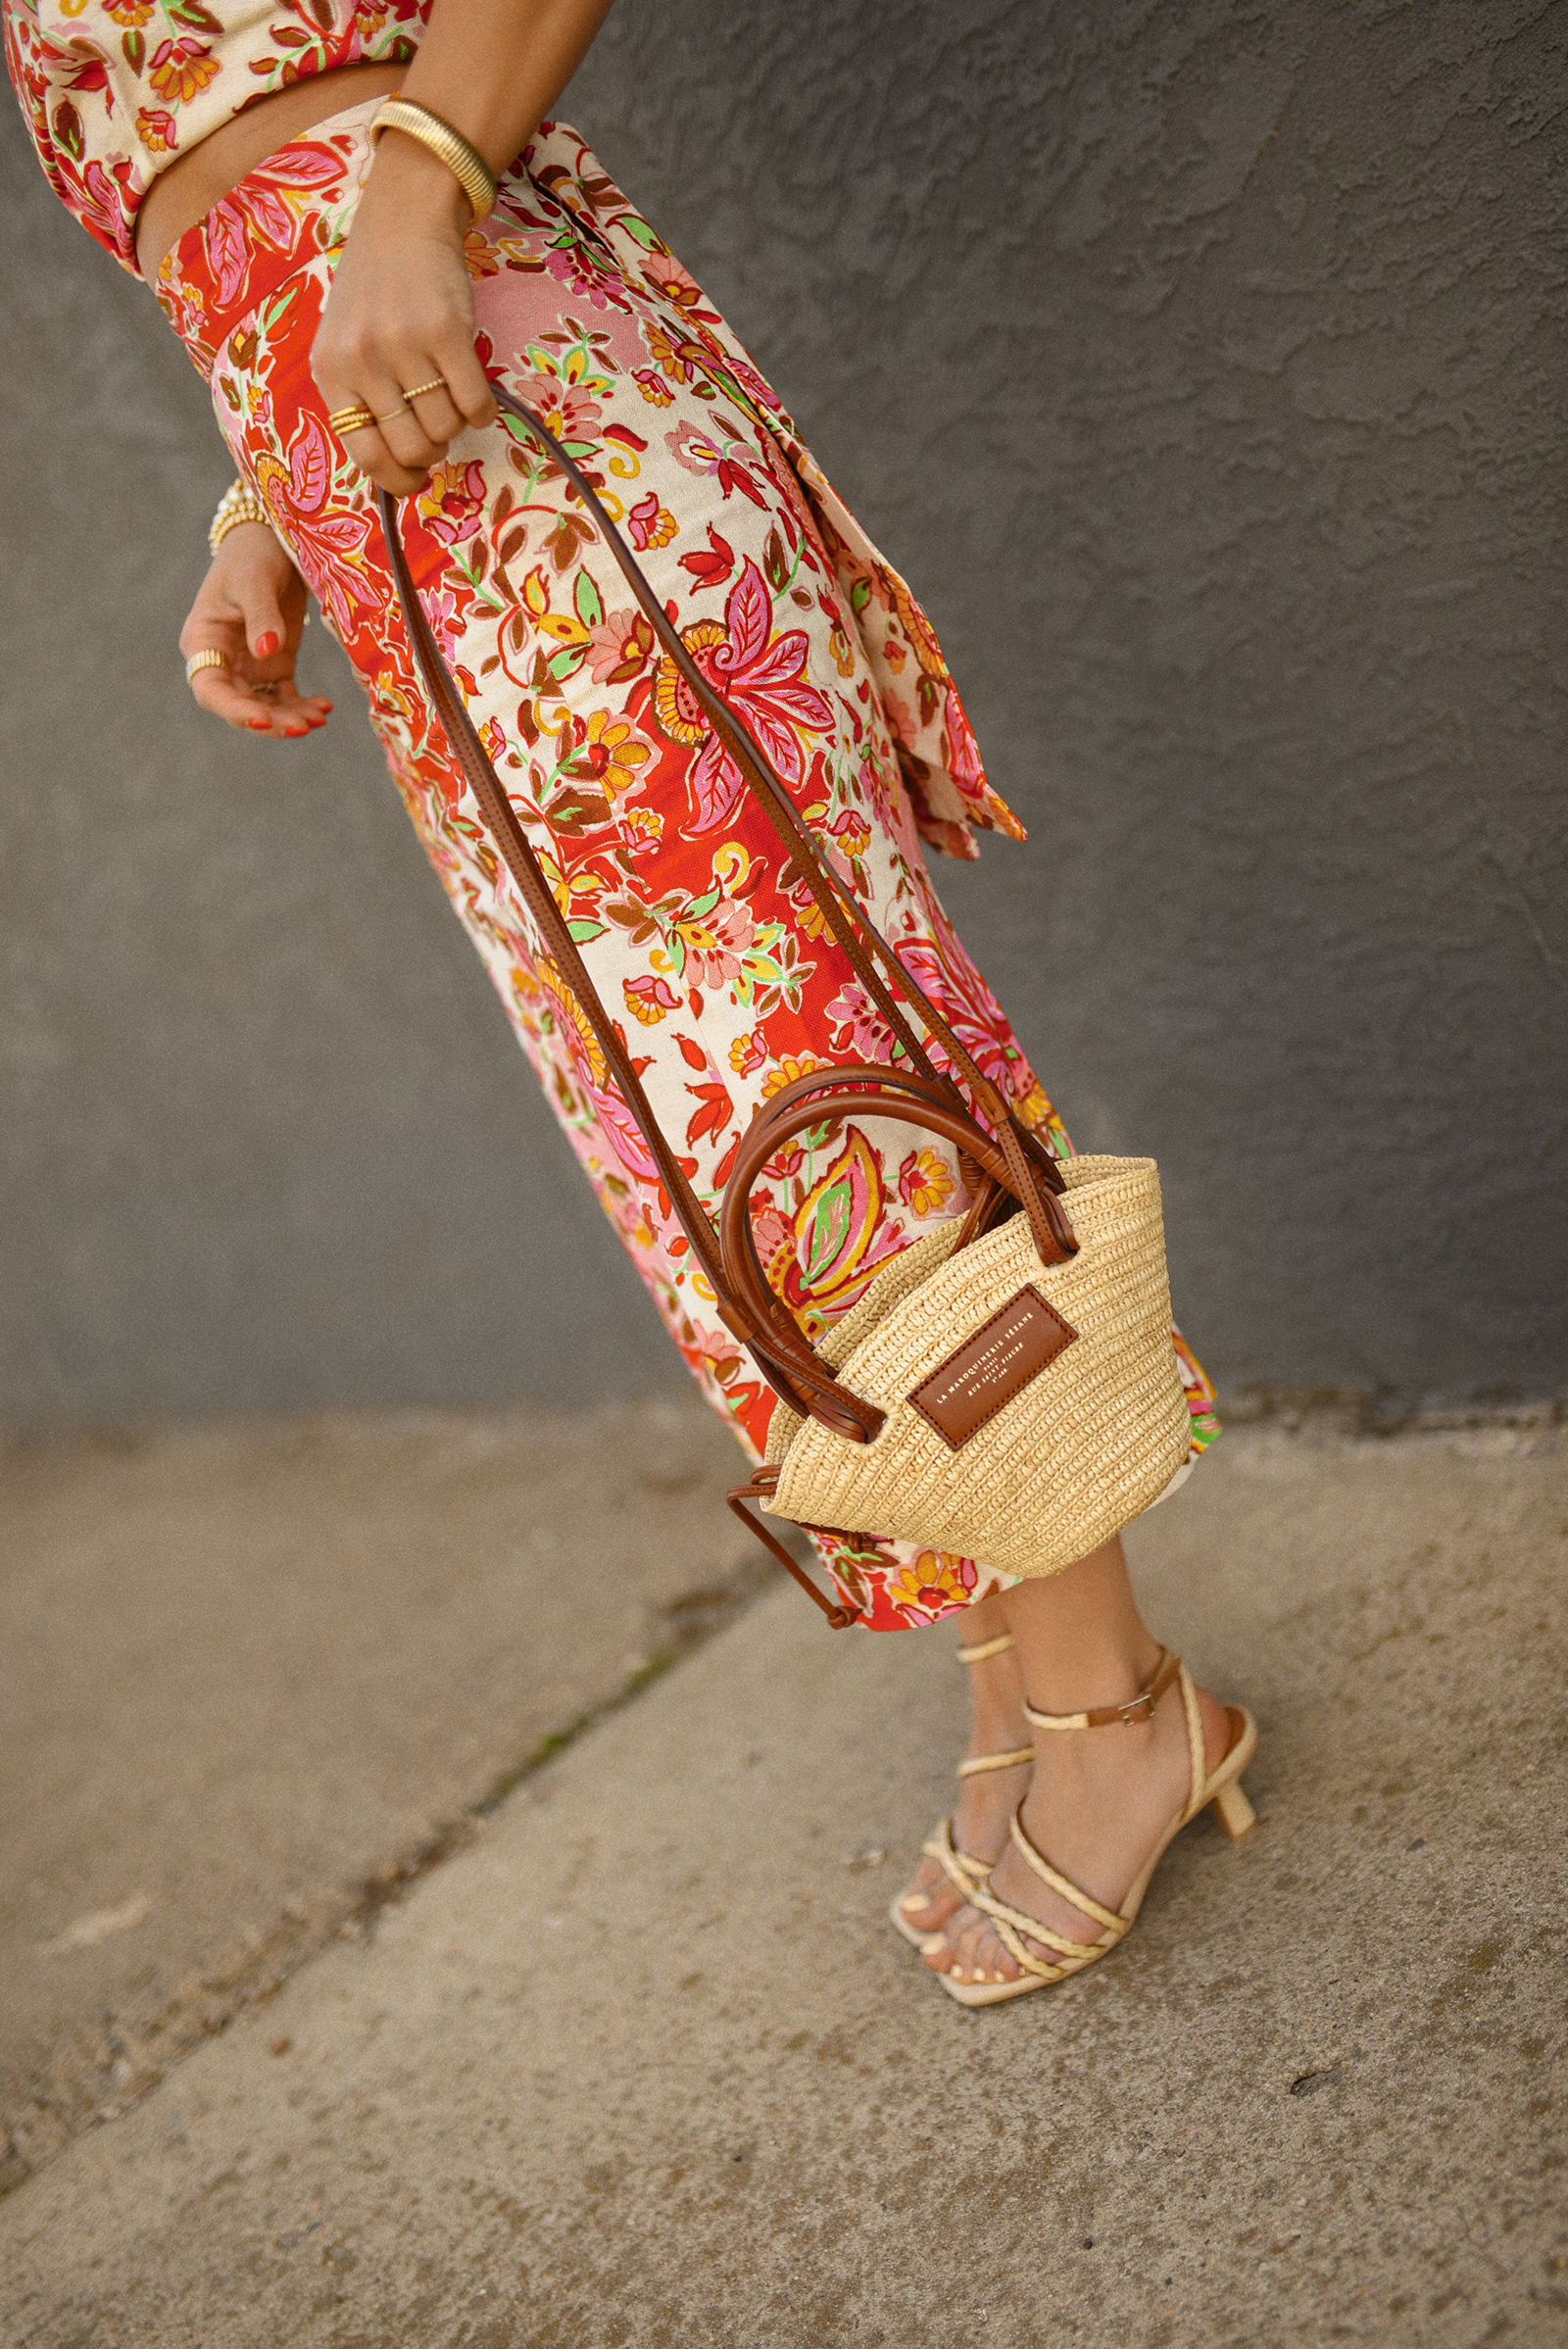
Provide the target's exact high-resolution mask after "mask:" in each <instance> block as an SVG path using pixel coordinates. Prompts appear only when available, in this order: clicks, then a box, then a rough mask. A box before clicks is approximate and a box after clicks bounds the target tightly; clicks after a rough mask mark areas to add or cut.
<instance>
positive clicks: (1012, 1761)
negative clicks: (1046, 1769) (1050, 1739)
mask: <svg viewBox="0 0 1568 2349" xmlns="http://www.w3.org/2000/svg"><path fill="white" fill-rule="evenodd" d="M1034 1758H1035V1749H1034V1747H1033V1746H1032V1745H1013V1746H1010V1747H1009V1748H1008V1750H1007V1751H1006V1752H1005V1753H971V1754H969V1755H967V1756H966V1757H965V1759H964V1760H963V1761H961V1762H960V1763H959V1764H958V1776H959V1777H960V1778H978V1777H979V1776H980V1773H981V1772H982V1771H983V1770H1016V1769H1017V1767H1018V1765H1019V1763H1020V1762H1032V1761H1033V1760H1034Z"/></svg>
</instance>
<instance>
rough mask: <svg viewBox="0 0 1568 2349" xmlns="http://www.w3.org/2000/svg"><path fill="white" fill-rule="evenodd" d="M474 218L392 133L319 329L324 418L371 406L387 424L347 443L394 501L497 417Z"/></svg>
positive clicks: (441, 167)
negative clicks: (449, 449)
mask: <svg viewBox="0 0 1568 2349" xmlns="http://www.w3.org/2000/svg"><path fill="white" fill-rule="evenodd" d="M470 217H471V215H470V210H469V205H468V199H467V197H466V195H465V194H464V192H463V190H462V188H461V187H460V186H459V185H458V182H457V181H456V179H454V178H453V176H452V173H451V172H450V171H448V170H447V168H446V165H445V164H443V163H441V162H439V161H438V160H437V159H436V157H435V156H433V155H431V154H430V153H429V152H428V150H427V149H426V148H424V147H421V146H420V145H419V144H418V142H417V140H415V139H411V138H405V137H403V136H402V135H400V134H398V133H393V132H389V133H388V134H387V135H386V136H385V137H384V138H383V140H382V142H381V145H380V146H379V148H378V149H377V150H376V158H375V168H374V170H373V171H371V173H370V175H369V178H368V180H367V182H366V186H365V193H364V194H363V196H362V197H361V198H360V204H359V210H358V212H357V213H356V215H355V220H354V225H353V227H352V228H351V230H350V231H349V238H348V242H347V244H346V245H345V247H344V249H343V258H342V260H341V261H340V262H339V264H338V268H337V274H336V275H335V277H334V278H333V280H332V290H331V292H330V293H329V294H328V296H327V299H326V307H325V309H324V310H323V311H322V314H321V323H320V325H319V327H318V328H317V334H316V342H315V346H314V348H313V350H312V352H311V372H312V374H313V375H314V376H315V377H316V380H317V384H318V386H319V389H320V393H321V397H322V398H323V400H324V401H325V402H326V406H327V411H328V414H330V413H331V412H332V411H333V410H334V409H338V408H348V407H350V406H351V405H353V403H354V402H356V401H361V400H363V401H364V403H365V405H366V406H367V407H368V409H370V410H371V411H372V413H373V414H374V415H375V416H377V417H379V418H380V419H381V421H380V422H379V423H377V424H375V425H367V427H366V428H365V430H364V431H363V432H350V433H346V434H345V435H344V441H343V445H344V447H345V448H346V449H347V451H348V453H349V455H350V456H351V457H352V458H353V460H354V462H355V464H356V465H359V467H360V468H361V470H362V471H363V472H366V473H368V474H369V476H370V479H371V480H372V481H375V482H378V483H379V484H380V486H381V488H383V489H389V490H391V491H392V493H393V495H394V496H395V497H407V496H408V495H409V493H410V492H411V491H412V490H416V489H417V488H418V487H419V485H420V483H421V482H422V481H423V480H424V479H425V477H426V475H427V474H428V472H429V470H430V467H431V465H434V464H435V463H436V462H437V461H438V459H439V458H440V457H441V456H442V454H443V453H444V451H445V449H446V445H447V443H448V441H450V440H451V439H453V437H454V436H455V435H456V434H457V433H459V432H462V431H464V430H466V427H467V426H468V425H469V424H488V423H490V422H491V421H492V419H493V418H494V416H495V415H496V404H495V400H494V398H493V397H492V395H491V391H490V386H489V384H488V383H487V382H486V380H485V373H484V369H483V367H481V366H480V365H479V358H478V353H477V352H476V351H475V349H474V347H473V331H474V330H473V288H472V285H471V283H470V281H469V277H468V269H467V264H466V261H465V260H464V255H463V240H464V236H465V233H466V229H467V226H468V222H469V220H470ZM410 392H416V393H417V395H418V396H417V399H414V400H412V401H411V400H410V399H409V398H408V397H407V395H408V393H410Z"/></svg>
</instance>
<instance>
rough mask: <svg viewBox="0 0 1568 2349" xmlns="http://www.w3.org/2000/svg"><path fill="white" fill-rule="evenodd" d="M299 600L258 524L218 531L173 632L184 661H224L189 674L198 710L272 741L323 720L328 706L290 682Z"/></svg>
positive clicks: (301, 610) (296, 578)
mask: <svg viewBox="0 0 1568 2349" xmlns="http://www.w3.org/2000/svg"><path fill="white" fill-rule="evenodd" d="M305 599H306V588H305V582H304V580H303V579H302V578H301V577H300V575H299V572H298V571H297V570H296V569H295V568H294V565H293V563H292V562H291V561H290V560H289V557H288V555H287V554H286V553H285V552H284V550H283V548H282V547H281V546H280V545H279V544H278V542H277V540H276V539H275V538H274V537H273V535H272V533H271V531H270V530H269V529H268V527H267V525H266V523H265V522H241V523H240V524H239V526H238V527H237V528H236V529H233V530H230V531H229V532H228V533H227V534H226V536H225V537H224V539H223V541H222V544H221V546H220V547H219V550H218V553H217V554H216V555H215V556H214V557H213V561H212V567H211V568H210V569H209V571H208V573H207V576H206V578H205V579H204V580H203V581H202V583H201V586H200V587H199V588H198V589H197V591H196V601H195V603H194V604H193V605H192V606H191V608H190V613H189V616H188V618H187V619H186V621H185V625H184V627H183V628H181V630H180V632H179V649H180V651H181V652H182V653H183V654H184V656H185V659H186V660H187V661H188V660H189V659H190V657H191V655H192V654H193V653H206V652H215V653H221V654H223V655H224V656H225V658H226V660H227V662H228V666H227V667H226V668H203V669H198V670H197V672H196V674H195V676H194V677H193V678H192V679H191V681H190V689H191V692H192V693H193V694H194V695H195V697H196V699H197V701H198V702H200V704H201V706H202V708H203V709H204V710H211V711H212V713H213V715H214V716H215V717H221V718H222V719H224V720H225V721H226V722H227V723H228V724H229V725H231V726H245V727H248V728H249V729H250V731H251V732H252V733H254V734H270V735H271V736H272V738H273V740H274V741H278V740H283V739H287V740H290V741H296V740H298V739H299V738H300V737H302V736H303V735H306V734H310V733H312V732H313V731H314V730H315V728H316V727H318V726H324V725H325V723H326V715H327V711H328V710H330V709H331V707H332V705H331V703H330V702H329V701H327V700H326V699H325V698H324V696H323V695H321V694H319V693H312V694H302V693H300V692H299V690H298V688H297V687H296V685H295V683H294V662H295V660H296V658H297V656H298V654H299V649H300V632H301V630H302V629H303V628H304V626H305Z"/></svg>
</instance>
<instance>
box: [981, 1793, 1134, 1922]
mask: <svg viewBox="0 0 1568 2349" xmlns="http://www.w3.org/2000/svg"><path fill="white" fill-rule="evenodd" d="M1009 1832H1010V1834H1011V1836H1012V1846H1013V1849H1014V1850H1015V1851H1016V1852H1018V1853H1019V1854H1020V1855H1021V1857H1022V1858H1024V1859H1025V1860H1027V1861H1028V1863H1029V1865H1030V1867H1031V1868H1032V1869H1033V1870H1034V1872H1035V1874H1036V1876H1038V1877H1039V1879H1040V1881H1041V1883H1042V1884H1049V1885H1050V1886H1051V1889H1052V1890H1053V1892H1055V1893H1057V1894H1059V1896H1060V1897H1061V1899H1063V1900H1065V1901H1067V1902H1069V1903H1070V1904H1071V1906H1072V1907H1073V1908H1075V1909H1081V1910H1082V1911H1083V1913H1084V1915H1085V1916H1086V1917H1093V1919H1094V1921H1095V1923H1096V1924H1097V1925H1103V1927H1104V1929H1105V1931H1106V1933H1114V1934H1115V1936H1116V1938H1117V1939H1118V1940H1120V1938H1121V1936H1122V1934H1123V1933H1125V1932H1126V1931H1127V1924H1128V1920H1127V1919H1126V1918H1125V1917H1118V1916H1117V1914H1116V1912H1115V1910H1114V1909H1105V1908H1102V1907H1101V1905H1100V1903H1099V1901H1098V1900H1096V1899H1095V1898H1094V1897H1093V1896H1092V1894H1090V1893H1088V1892H1085V1891H1081V1890H1080V1889H1079V1887H1078V1885H1077V1884H1074V1883H1073V1882H1072V1880H1071V1878H1070V1877H1065V1876H1062V1875H1061V1874H1060V1873H1059V1872H1058V1871H1057V1870H1056V1869H1054V1868H1053V1866H1052V1865H1051V1862H1050V1861H1049V1860H1048V1859H1047V1858H1045V1856H1044V1855H1043V1854H1042V1853H1041V1852H1038V1851H1036V1849H1035V1847H1034V1845H1033V1844H1032V1843H1031V1842H1030V1840H1029V1838H1028V1836H1027V1835H1025V1834H1024V1832H1023V1829H1022V1828H1021V1827H1020V1826H1019V1824H1018V1822H1017V1820H1016V1819H1014V1820H1013V1822H1012V1826H1011V1829H1010V1831H1009ZM1045 1937H1046V1938H1047V1939H1049V1938H1050V1935H1049V1934H1047V1935H1045ZM1077 1946H1078V1947H1079V1948H1082V1947H1084V1946H1085V1944H1084V1943H1082V1942H1080V1943H1078V1944H1077Z"/></svg>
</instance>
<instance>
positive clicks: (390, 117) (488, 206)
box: [370, 91, 496, 220]
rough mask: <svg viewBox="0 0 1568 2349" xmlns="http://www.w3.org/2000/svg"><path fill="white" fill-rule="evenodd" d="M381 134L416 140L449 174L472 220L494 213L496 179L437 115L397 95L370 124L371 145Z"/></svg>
mask: <svg viewBox="0 0 1568 2349" xmlns="http://www.w3.org/2000/svg"><path fill="white" fill-rule="evenodd" d="M383 130H401V131H404V132H405V133H406V134H407V135H408V136H409V137H410V138H417V140H418V141H419V144H420V145H421V146H422V147H428V148H429V150H430V153H431V154H432V155H433V156H435V157H436V158H437V160H438V161H439V162H441V163H444V164H445V165H446V167H447V170H448V171H450V172H451V173H452V176H453V178H454V179H455V180H456V181H457V183H458V185H459V186H460V187H461V188H462V190H463V192H464V194H465V195H466V197H467V199H468V202H469V204H470V205H471V206H472V208H473V217H474V219H475V220H483V219H484V217H485V215H486V213H488V212H493V211H494V209H495V201H496V175H495V173H494V171H491V169H490V166H489V165H488V164H487V163H486V162H485V159H484V157H483V156H482V155H481V154H480V153H479V150H478V148H477V147H473V146H470V145H469V143H468V141H467V140H466V138H465V137H464V135H463V133H462V131H461V130H454V129H453V127H452V124H451V123H450V122H444V121H443V120H442V118H441V116H440V115H437V114H432V113H431V112H430V109H429V108H428V107H427V106H420V105H418V104H417V102H416V100H414V99H413V98H403V97H399V96H398V94H397V93H396V91H394V92H393V94H392V96H391V97H390V98H384V99H383V100H382V102H381V104H380V106H379V107H378V108H377V109H376V112H375V114H374V115H373V116H372V117H371V121H370V144H371V146H372V147H374V146H378V145H379V144H380V139H381V133H382V131H383Z"/></svg>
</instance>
